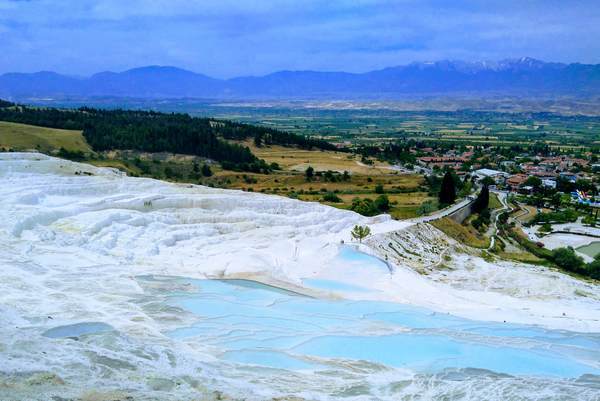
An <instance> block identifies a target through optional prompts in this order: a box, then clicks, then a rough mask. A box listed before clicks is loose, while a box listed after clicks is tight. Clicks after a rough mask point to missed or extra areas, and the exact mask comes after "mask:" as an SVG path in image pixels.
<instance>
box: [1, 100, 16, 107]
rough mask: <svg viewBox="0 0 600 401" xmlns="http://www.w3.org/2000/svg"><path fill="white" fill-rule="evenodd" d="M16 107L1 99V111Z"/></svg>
mask: <svg viewBox="0 0 600 401" xmlns="http://www.w3.org/2000/svg"><path fill="white" fill-rule="evenodd" d="M14 105H15V104H14V103H11V102H7V101H6V100H2V99H0V109H1V108H3V107H11V106H14Z"/></svg>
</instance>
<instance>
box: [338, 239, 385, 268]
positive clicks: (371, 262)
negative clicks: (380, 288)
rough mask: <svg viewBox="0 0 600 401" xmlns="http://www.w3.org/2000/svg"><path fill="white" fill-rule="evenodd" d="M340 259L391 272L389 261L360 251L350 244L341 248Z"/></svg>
mask: <svg viewBox="0 0 600 401" xmlns="http://www.w3.org/2000/svg"><path fill="white" fill-rule="evenodd" d="M338 259H339V260H340V261H342V262H345V263H350V264H354V265H360V266H361V267H363V268H365V269H374V270H376V271H380V272H384V273H389V272H390V269H389V267H388V265H387V263H385V262H384V261H382V260H380V259H378V258H376V257H375V256H371V255H367V254H366V253H364V252H360V251H358V250H357V249H356V248H354V247H353V246H350V245H344V246H342V247H341V248H340V252H339V254H338Z"/></svg>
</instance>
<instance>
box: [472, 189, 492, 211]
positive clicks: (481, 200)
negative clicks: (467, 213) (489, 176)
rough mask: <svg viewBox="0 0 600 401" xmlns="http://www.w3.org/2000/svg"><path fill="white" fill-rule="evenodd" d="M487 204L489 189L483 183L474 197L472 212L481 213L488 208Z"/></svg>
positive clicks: (488, 201)
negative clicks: (475, 197)
mask: <svg viewBox="0 0 600 401" xmlns="http://www.w3.org/2000/svg"><path fill="white" fill-rule="evenodd" d="M489 204H490V190H489V188H488V186H487V185H484V186H483V188H481V192H479V195H478V196H477V199H475V202H474V203H473V207H472V210H473V213H481V212H482V211H484V210H485V209H487V208H488V206H489Z"/></svg>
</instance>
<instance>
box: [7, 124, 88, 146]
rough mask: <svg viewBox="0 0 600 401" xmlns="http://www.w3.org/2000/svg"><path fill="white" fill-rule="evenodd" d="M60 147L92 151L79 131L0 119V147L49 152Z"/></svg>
mask: <svg viewBox="0 0 600 401" xmlns="http://www.w3.org/2000/svg"><path fill="white" fill-rule="evenodd" d="M61 147H62V148H65V149H66V150H69V151H82V152H85V153H89V152H92V149H91V147H90V146H89V145H88V143H87V142H86V140H85V138H84V137H83V135H82V133H81V131H75V130H64V129H54V128H44V127H37V126H34V125H26V124H17V123H9V122H5V121H0V148H5V149H12V150H15V151H17V150H30V149H37V150H39V151H40V152H44V153H51V152H53V151H58V150H59V149H60V148H61Z"/></svg>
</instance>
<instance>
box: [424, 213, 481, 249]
mask: <svg viewBox="0 0 600 401" xmlns="http://www.w3.org/2000/svg"><path fill="white" fill-rule="evenodd" d="M431 224H433V226H435V227H436V228H438V229H439V230H441V231H443V232H444V233H445V234H446V235H448V236H449V237H451V238H454V239H455V240H457V241H459V242H461V243H463V244H465V245H468V246H471V247H473V248H481V249H485V248H487V247H489V246H490V239H489V238H487V237H485V236H484V235H482V234H481V233H480V232H479V231H477V230H476V229H475V228H474V227H473V226H471V225H463V224H459V223H457V222H455V221H454V220H452V219H450V218H449V217H444V218H442V219H439V220H435V221H433V222H431Z"/></svg>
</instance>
